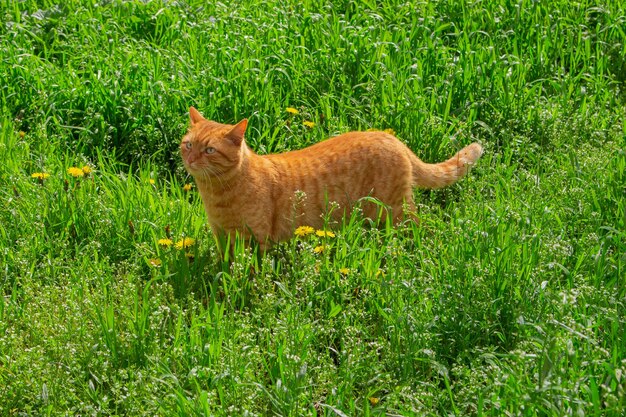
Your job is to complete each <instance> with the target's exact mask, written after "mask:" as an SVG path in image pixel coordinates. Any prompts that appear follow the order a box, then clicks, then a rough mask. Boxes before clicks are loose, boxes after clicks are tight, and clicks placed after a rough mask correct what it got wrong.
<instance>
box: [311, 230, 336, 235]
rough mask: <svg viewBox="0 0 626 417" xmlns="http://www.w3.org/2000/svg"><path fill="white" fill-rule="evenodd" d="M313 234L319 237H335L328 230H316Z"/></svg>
mask: <svg viewBox="0 0 626 417" xmlns="http://www.w3.org/2000/svg"><path fill="white" fill-rule="evenodd" d="M315 234H316V235H318V236H319V237H335V234H334V233H333V232H331V231H328V230H318V231H317V232H315Z"/></svg>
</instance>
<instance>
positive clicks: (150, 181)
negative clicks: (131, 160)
mask: <svg viewBox="0 0 626 417" xmlns="http://www.w3.org/2000/svg"><path fill="white" fill-rule="evenodd" d="M148 182H149V183H150V184H152V185H154V184H155V183H156V181H155V180H154V179H153V178H150V179H149V180H148Z"/></svg>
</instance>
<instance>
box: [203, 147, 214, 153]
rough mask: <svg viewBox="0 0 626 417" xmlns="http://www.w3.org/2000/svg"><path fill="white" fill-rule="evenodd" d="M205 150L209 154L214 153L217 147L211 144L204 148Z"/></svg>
mask: <svg viewBox="0 0 626 417" xmlns="http://www.w3.org/2000/svg"><path fill="white" fill-rule="evenodd" d="M204 152H206V153H208V154H212V153H214V152H215V148H214V147H212V146H209V147H208V148H206V149H205V150H204Z"/></svg>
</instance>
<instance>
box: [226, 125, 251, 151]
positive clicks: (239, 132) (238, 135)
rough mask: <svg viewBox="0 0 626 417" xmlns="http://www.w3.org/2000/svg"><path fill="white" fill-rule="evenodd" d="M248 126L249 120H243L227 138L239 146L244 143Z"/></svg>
mask: <svg viewBox="0 0 626 417" xmlns="http://www.w3.org/2000/svg"><path fill="white" fill-rule="evenodd" d="M247 126H248V119H243V120H242V121H241V122H239V123H237V124H236V125H235V127H233V128H232V129H231V130H230V132H228V135H226V136H228V138H229V139H230V140H231V141H233V143H234V144H235V145H237V146H239V145H241V142H242V141H243V135H244V133H246V127H247Z"/></svg>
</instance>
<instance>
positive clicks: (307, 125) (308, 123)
mask: <svg viewBox="0 0 626 417" xmlns="http://www.w3.org/2000/svg"><path fill="white" fill-rule="evenodd" d="M302 124H303V125H305V126H306V127H308V128H309V129H312V128H313V127H315V122H310V121H308V120H307V121H306V122H302Z"/></svg>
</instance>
